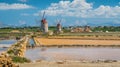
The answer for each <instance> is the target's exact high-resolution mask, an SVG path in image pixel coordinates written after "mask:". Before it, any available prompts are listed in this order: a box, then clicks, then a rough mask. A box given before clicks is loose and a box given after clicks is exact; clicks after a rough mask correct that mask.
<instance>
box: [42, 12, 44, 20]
mask: <svg viewBox="0 0 120 67" xmlns="http://www.w3.org/2000/svg"><path fill="white" fill-rule="evenodd" d="M44 18H45V11H44V13H43V16H42V19H44Z"/></svg>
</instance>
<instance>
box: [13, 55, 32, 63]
mask: <svg viewBox="0 0 120 67" xmlns="http://www.w3.org/2000/svg"><path fill="white" fill-rule="evenodd" d="M12 61H13V62H14V63H25V62H28V63H29V62H31V61H30V60H29V59H27V58H25V57H19V56H13V57H12Z"/></svg>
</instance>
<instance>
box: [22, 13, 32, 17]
mask: <svg viewBox="0 0 120 67" xmlns="http://www.w3.org/2000/svg"><path fill="white" fill-rule="evenodd" d="M20 15H21V16H29V15H30V14H28V13H22V14H20Z"/></svg>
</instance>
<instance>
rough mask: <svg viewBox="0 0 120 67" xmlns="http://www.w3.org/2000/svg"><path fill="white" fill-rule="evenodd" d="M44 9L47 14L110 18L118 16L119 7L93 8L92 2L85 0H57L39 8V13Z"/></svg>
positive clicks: (119, 13) (119, 14) (102, 6)
mask: <svg viewBox="0 0 120 67" xmlns="http://www.w3.org/2000/svg"><path fill="white" fill-rule="evenodd" d="M44 11H46V13H47V15H49V16H57V15H58V16H59V15H61V16H72V17H82V18H88V17H90V18H91V17H92V18H96V17H102V18H111V17H120V7H119V6H115V7H111V6H104V5H100V6H99V7H98V8H93V4H92V3H87V2H86V0H73V1H59V3H51V5H50V6H49V7H48V8H46V9H45V10H41V11H39V12H38V13H36V14H35V15H37V14H39V13H43V12H44Z"/></svg>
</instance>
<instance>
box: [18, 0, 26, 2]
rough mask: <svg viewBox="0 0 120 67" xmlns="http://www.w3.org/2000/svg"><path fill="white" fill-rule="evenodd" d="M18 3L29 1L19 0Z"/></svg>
mask: <svg viewBox="0 0 120 67" xmlns="http://www.w3.org/2000/svg"><path fill="white" fill-rule="evenodd" d="M18 1H20V2H27V1H28V0H18Z"/></svg>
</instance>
